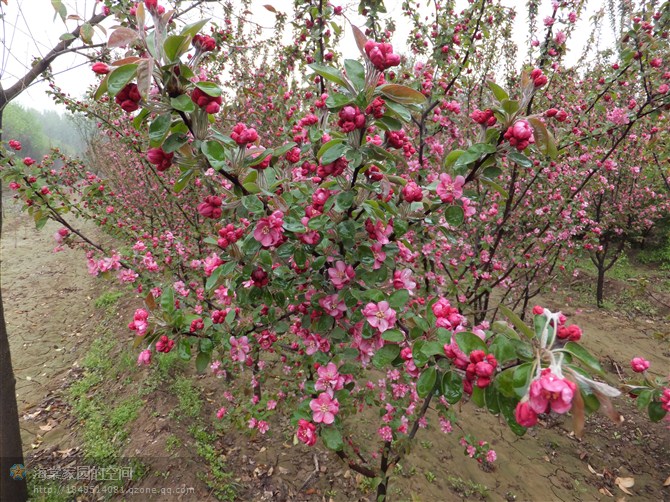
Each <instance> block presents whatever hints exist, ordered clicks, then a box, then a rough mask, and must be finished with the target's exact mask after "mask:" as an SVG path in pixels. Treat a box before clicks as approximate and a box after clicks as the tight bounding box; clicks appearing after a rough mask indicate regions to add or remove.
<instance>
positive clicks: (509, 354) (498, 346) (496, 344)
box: [489, 335, 516, 364]
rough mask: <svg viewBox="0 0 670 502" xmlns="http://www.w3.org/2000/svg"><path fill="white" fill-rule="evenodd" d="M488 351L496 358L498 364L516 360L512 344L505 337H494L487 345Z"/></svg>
mask: <svg viewBox="0 0 670 502" xmlns="http://www.w3.org/2000/svg"><path fill="white" fill-rule="evenodd" d="M489 351H490V352H491V353H492V354H493V355H494V356H496V359H497V360H498V363H500V364H504V363H506V362H507V361H513V360H514V359H516V349H515V348H514V344H513V343H512V342H511V341H510V340H509V339H508V338H507V337H506V336H505V335H498V336H496V337H495V339H494V340H493V342H492V343H491V345H489Z"/></svg>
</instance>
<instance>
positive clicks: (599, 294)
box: [596, 263, 606, 308]
mask: <svg viewBox="0 0 670 502" xmlns="http://www.w3.org/2000/svg"><path fill="white" fill-rule="evenodd" d="M605 272H606V270H605V264H604V263H603V264H599V265H598V284H597V286H596V302H597V304H598V307H599V308H602V306H603V291H604V289H605Z"/></svg>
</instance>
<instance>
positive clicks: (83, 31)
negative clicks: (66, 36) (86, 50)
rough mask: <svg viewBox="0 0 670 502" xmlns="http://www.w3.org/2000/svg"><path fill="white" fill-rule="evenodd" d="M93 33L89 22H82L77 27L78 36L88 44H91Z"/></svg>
mask: <svg viewBox="0 0 670 502" xmlns="http://www.w3.org/2000/svg"><path fill="white" fill-rule="evenodd" d="M94 34H95V31H94V30H93V26H91V24H90V23H84V24H82V25H81V28H79V37H80V38H81V39H82V41H83V42H84V43H87V44H89V45H90V44H92V43H93V35H94Z"/></svg>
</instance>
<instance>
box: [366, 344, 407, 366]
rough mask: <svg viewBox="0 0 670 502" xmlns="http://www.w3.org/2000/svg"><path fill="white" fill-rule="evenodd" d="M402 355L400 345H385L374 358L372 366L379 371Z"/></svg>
mask: <svg viewBox="0 0 670 502" xmlns="http://www.w3.org/2000/svg"><path fill="white" fill-rule="evenodd" d="M399 355H400V345H391V344H389V345H384V346H383V347H382V348H381V349H379V350H378V351H377V352H375V355H374V356H372V364H373V365H374V366H375V368H377V369H383V368H385V367H386V366H388V365H389V364H391V363H392V362H393V361H394V360H395V359H396V357H398V356H399Z"/></svg>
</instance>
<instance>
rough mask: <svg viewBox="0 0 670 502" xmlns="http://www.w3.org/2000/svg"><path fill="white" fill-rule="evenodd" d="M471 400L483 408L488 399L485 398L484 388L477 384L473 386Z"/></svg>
mask: <svg viewBox="0 0 670 502" xmlns="http://www.w3.org/2000/svg"><path fill="white" fill-rule="evenodd" d="M470 400H471V401H472V402H473V403H475V405H476V406H477V408H483V407H484V406H485V405H486V401H485V399H484V389H480V388H479V387H477V386H476V385H473V386H472V395H471V396H470Z"/></svg>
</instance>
